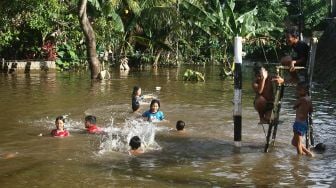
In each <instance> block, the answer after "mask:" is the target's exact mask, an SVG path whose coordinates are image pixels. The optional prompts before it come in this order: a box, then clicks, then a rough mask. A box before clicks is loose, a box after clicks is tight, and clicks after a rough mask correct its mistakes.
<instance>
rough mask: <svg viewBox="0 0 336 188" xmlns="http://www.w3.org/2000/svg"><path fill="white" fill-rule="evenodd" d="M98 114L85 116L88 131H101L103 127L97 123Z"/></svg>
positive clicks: (93, 132) (92, 132)
mask: <svg viewBox="0 0 336 188" xmlns="http://www.w3.org/2000/svg"><path fill="white" fill-rule="evenodd" d="M96 122H97V118H96V116H92V115H88V116H86V117H85V128H86V131H87V132H88V133H91V134H95V133H101V132H102V129H101V128H100V127H98V126H97V125H96Z"/></svg>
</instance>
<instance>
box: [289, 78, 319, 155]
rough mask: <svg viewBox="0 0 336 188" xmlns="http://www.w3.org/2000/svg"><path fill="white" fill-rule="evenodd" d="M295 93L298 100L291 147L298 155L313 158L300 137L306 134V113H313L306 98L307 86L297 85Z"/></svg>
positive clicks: (303, 84)
mask: <svg viewBox="0 0 336 188" xmlns="http://www.w3.org/2000/svg"><path fill="white" fill-rule="evenodd" d="M296 93H297V96H298V99H297V100H296V102H295V104H294V109H295V110H296V117H295V122H294V124H293V132H294V135H293V139H292V145H293V146H295V147H296V148H297V153H298V154H299V155H308V156H311V157H313V156H314V155H313V153H312V152H310V151H309V150H308V149H307V148H306V147H305V146H304V144H303V143H302V137H303V136H304V135H305V134H306V133H307V129H308V123H307V118H308V113H311V112H313V105H312V102H311V99H310V97H309V96H308V94H307V93H308V86H307V84H306V83H305V82H300V83H299V84H298V85H297V88H296Z"/></svg>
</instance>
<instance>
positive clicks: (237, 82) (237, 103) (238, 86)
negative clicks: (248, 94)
mask: <svg viewBox="0 0 336 188" xmlns="http://www.w3.org/2000/svg"><path fill="white" fill-rule="evenodd" d="M234 57H235V58H234V61H235V69H234V99H233V102H234V109H233V122H234V141H235V145H236V146H240V141H241V140H242V109H241V108H242V103H241V99H242V72H241V70H242V38H241V37H238V36H237V37H235V39H234Z"/></svg>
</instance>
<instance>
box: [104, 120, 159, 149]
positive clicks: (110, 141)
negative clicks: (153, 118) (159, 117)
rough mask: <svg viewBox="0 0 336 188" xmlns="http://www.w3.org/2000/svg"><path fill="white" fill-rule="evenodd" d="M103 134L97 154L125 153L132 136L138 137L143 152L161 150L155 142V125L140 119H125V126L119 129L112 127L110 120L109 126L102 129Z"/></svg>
mask: <svg viewBox="0 0 336 188" xmlns="http://www.w3.org/2000/svg"><path fill="white" fill-rule="evenodd" d="M104 132H105V134H103V136H102V139H101V143H100V147H99V148H100V149H99V151H98V154H104V153H105V152H110V151H117V152H127V151H128V150H129V149H130V147H129V141H130V140H131V138H132V137H133V136H139V137H140V139H141V148H142V149H143V150H144V151H145V152H146V151H150V150H160V149H161V147H160V146H159V145H158V144H157V143H156V141H155V133H156V127H155V125H154V124H152V123H150V122H146V121H143V120H142V119H126V120H125V125H124V126H123V127H120V128H119V127H115V126H114V124H113V119H112V120H111V124H110V125H109V126H108V127H106V128H105V129H104Z"/></svg>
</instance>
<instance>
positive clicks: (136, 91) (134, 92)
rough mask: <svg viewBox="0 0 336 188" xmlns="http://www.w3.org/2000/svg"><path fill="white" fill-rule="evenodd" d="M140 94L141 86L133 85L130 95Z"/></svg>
mask: <svg viewBox="0 0 336 188" xmlns="http://www.w3.org/2000/svg"><path fill="white" fill-rule="evenodd" d="M140 95H141V87H139V86H134V87H133V92H132V96H133V97H135V96H140Z"/></svg>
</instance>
